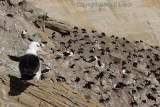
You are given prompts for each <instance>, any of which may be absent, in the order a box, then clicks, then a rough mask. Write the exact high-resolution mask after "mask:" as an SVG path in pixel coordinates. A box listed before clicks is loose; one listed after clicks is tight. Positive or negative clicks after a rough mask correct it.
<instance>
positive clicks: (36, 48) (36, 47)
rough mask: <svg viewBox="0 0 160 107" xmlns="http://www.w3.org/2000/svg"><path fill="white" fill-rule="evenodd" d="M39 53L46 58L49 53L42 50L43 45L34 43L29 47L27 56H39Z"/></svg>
mask: <svg viewBox="0 0 160 107" xmlns="http://www.w3.org/2000/svg"><path fill="white" fill-rule="evenodd" d="M38 51H40V53H41V54H43V55H45V56H46V55H47V53H46V52H44V51H43V50H42V48H41V45H40V44H39V43H38V42H35V41H33V42H31V43H30V44H29V45H28V47H27V50H26V53H25V54H34V55H36V56H37V52H38Z"/></svg>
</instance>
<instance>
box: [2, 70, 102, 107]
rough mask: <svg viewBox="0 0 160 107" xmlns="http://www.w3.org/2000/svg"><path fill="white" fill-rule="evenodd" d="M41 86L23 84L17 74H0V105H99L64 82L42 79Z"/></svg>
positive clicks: (95, 106)
mask: <svg viewBox="0 0 160 107" xmlns="http://www.w3.org/2000/svg"><path fill="white" fill-rule="evenodd" d="M41 86H42V88H41V89H39V88H38V87H36V86H35V85H33V84H31V82H30V83H28V84H23V85H22V83H21V82H20V81H19V79H18V78H17V75H16V76H15V75H13V74H12V75H7V74H5V73H1V74H0V87H1V90H0V106H2V107H4V106H7V105H8V106H7V107H24V106H27V107H28V106H29V107H55V106H56V107H75V106H76V107H91V106H92V107H100V105H99V104H98V103H97V102H94V101H91V100H86V99H85V97H83V96H81V95H79V94H78V92H77V91H76V90H73V89H72V88H71V87H70V86H68V85H66V84H64V83H50V82H47V81H43V82H42V84H41Z"/></svg>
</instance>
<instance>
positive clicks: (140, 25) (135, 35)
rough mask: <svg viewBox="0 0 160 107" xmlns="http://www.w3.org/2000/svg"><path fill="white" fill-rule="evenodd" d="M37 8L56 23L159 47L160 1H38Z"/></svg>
mask: <svg viewBox="0 0 160 107" xmlns="http://www.w3.org/2000/svg"><path fill="white" fill-rule="evenodd" d="M36 2H37V5H36V6H37V7H39V8H41V9H43V10H45V11H46V12H47V13H48V15H49V16H50V17H52V18H54V19H55V20H57V21H60V22H65V23H67V24H70V25H72V26H74V25H77V26H79V27H81V28H87V29H89V30H92V29H94V30H98V31H101V32H105V33H107V34H108V35H109V36H111V35H113V34H114V35H117V36H119V37H127V38H128V39H129V40H144V41H145V42H147V43H149V44H152V45H153V44H154V45H158V44H159V41H160V36H159V34H160V31H159V28H160V20H159V19H160V1H159V0H139V1H135V0H68V1H67V0H45V1H44V0H36Z"/></svg>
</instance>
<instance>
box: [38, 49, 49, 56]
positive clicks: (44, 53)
mask: <svg viewBox="0 0 160 107" xmlns="http://www.w3.org/2000/svg"><path fill="white" fill-rule="evenodd" d="M39 51H40V53H41V54H42V55H44V56H47V53H46V52H44V51H43V50H42V48H40V49H39Z"/></svg>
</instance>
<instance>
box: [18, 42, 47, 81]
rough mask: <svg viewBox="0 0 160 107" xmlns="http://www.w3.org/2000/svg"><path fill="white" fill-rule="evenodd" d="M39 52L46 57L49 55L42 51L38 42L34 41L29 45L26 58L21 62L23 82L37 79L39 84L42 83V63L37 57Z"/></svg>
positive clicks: (20, 68)
mask: <svg viewBox="0 0 160 107" xmlns="http://www.w3.org/2000/svg"><path fill="white" fill-rule="evenodd" d="M38 51H40V53H41V54H43V55H44V56H46V55H47V53H46V52H44V51H43V50H42V48H41V46H40V44H39V43H38V42H35V41H34V42H31V43H30V44H29V45H28V47H27V50H26V52H25V54H24V56H23V57H22V58H21V60H20V62H19V70H20V73H21V80H31V79H33V78H34V77H35V78H36V81H37V82H39V81H40V77H41V61H40V59H39V58H38V55H37V52H38Z"/></svg>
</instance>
